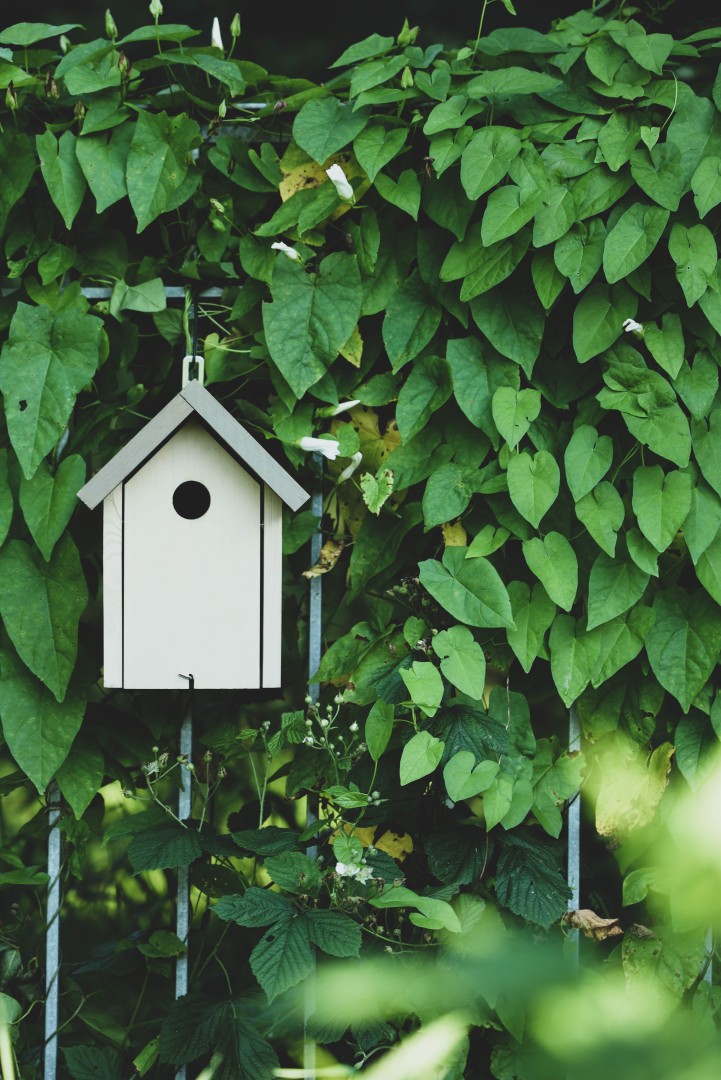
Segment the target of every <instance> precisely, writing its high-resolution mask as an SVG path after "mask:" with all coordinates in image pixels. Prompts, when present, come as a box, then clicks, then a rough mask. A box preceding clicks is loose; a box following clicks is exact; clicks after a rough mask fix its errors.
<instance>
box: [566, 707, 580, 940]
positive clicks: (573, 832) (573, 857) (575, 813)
mask: <svg viewBox="0 0 721 1080" xmlns="http://www.w3.org/2000/svg"><path fill="white" fill-rule="evenodd" d="M568 749H569V751H570V752H573V751H577V750H580V749H581V724H580V722H579V719H578V713H577V712H576V709H575V708H573V706H572V707H571V709H570V710H569V713H568ZM568 885H569V888H570V889H571V896H570V897H569V900H568V910H569V911H577V910H578V908H579V907H580V906H581V796H580V795H579V794H577V795H576V797H575V798H574V799H573V801H572V802H571V804H570V806H569V807H568ZM569 938H570V942H571V946H572V950H573V955H574V956H575V958H576V960H578V955H579V951H578V946H579V940H578V930H571V931H570V932H569Z"/></svg>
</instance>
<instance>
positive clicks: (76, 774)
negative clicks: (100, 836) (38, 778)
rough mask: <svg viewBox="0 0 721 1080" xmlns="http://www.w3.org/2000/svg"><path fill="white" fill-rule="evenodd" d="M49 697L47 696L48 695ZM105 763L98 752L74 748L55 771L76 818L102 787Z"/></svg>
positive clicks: (63, 794)
mask: <svg viewBox="0 0 721 1080" xmlns="http://www.w3.org/2000/svg"><path fill="white" fill-rule="evenodd" d="M48 697H49V695H48ZM104 776H105V761H104V758H103V755H102V754H101V753H100V751H99V750H95V749H93V748H91V747H80V748H78V747H74V748H73V752H72V754H70V755H69V756H68V757H66V758H65V761H64V762H63V763H62V765H61V766H60V768H59V769H58V771H57V775H56V780H57V782H58V787H59V788H60V791H61V794H62V796H63V798H64V799H66V800H67V802H68V803H69V804H70V808H71V810H72V811H73V813H74V814H75V817H76V818H78V819H79V818H81V817H82V816H83V814H84V813H85V811H86V810H87V808H88V806H90V803H91V802H92V801H93V799H94V798H95V796H96V795H97V793H98V791H99V790H100V788H101V787H102V784H103V777H104Z"/></svg>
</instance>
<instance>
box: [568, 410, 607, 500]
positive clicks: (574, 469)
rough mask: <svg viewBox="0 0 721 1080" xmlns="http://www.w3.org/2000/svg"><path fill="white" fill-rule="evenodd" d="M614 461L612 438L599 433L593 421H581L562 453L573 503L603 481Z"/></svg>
mask: <svg viewBox="0 0 721 1080" xmlns="http://www.w3.org/2000/svg"><path fill="white" fill-rule="evenodd" d="M612 461H613V440H612V439H611V437H610V436H609V435H600V436H599V434H598V432H597V431H596V428H595V427H592V426H591V425H590V424H580V425H579V426H578V427H577V428H576V429H575V431H574V432H573V435H572V436H571V438H570V441H569V443H568V446H567V447H566V449H565V451H564V454H563V462H564V465H565V468H566V481H567V483H568V487H569V490H570V492H571V495H573V500H574V502H578V500H579V499H582V498H583V496H584V495H587V494H588V493H589V491H592V490H593V488H595V487H596V485H597V484H598V483H599V482H600V481H601V480H603V478H604V476H605V475H606V473H607V472H608V470H609V469H610V468H611V462H612Z"/></svg>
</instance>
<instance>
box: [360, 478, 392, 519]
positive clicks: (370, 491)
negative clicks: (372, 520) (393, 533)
mask: <svg viewBox="0 0 721 1080" xmlns="http://www.w3.org/2000/svg"><path fill="white" fill-rule="evenodd" d="M360 486H361V491H362V493H363V502H364V503H365V504H366V506H367V507H368V509H369V510H370V512H371V514H380V512H381V509H382V507H383V505H384V503H386V502H387V501H388V499H389V498H390V496H391V495H392V494H393V472H392V470H391V469H381V470H380V471H379V473H378V476H373V475H372V474H371V473H364V475H363V476H361V478H360Z"/></svg>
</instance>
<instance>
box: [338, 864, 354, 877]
mask: <svg viewBox="0 0 721 1080" xmlns="http://www.w3.org/2000/svg"><path fill="white" fill-rule="evenodd" d="M335 872H336V874H337V875H338V877H355V872H356V868H355V866H353V865H352V864H351V863H344V862H337V863H336V864H335Z"/></svg>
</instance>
